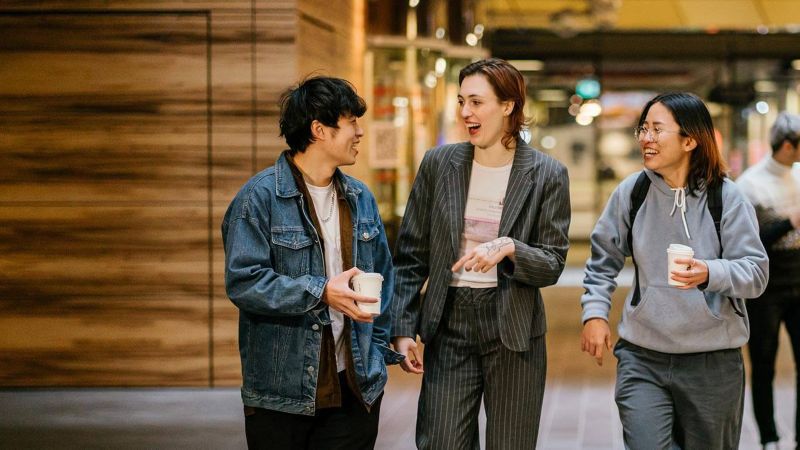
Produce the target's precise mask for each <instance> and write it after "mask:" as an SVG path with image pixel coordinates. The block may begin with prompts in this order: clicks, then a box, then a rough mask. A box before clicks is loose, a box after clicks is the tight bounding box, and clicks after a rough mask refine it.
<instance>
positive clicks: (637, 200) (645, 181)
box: [628, 170, 650, 306]
mask: <svg viewBox="0 0 800 450" xmlns="http://www.w3.org/2000/svg"><path fill="white" fill-rule="evenodd" d="M649 190H650V178H648V177H647V174H646V173H645V172H644V170H643V171H642V172H641V173H639V177H638V178H637V179H636V184H634V185H633V190H632V191H631V208H630V210H629V211H628V218H629V220H628V223H630V226H629V227H628V248H629V249H630V250H631V261H633V272H634V278H633V298H632V299H631V305H632V306H636V305H638V304H639V300H641V294H640V293H639V266H638V265H637V264H636V258H635V257H634V256H633V221H634V220H635V219H636V214H637V213H638V212H639V208H641V207H642V203H644V200H645V199H646V198H647V191H649Z"/></svg>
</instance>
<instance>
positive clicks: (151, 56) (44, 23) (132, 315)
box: [0, 13, 211, 386]
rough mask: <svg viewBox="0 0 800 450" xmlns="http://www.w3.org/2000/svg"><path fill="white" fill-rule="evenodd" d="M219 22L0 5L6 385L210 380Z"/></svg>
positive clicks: (0, 303)
mask: <svg viewBox="0 0 800 450" xmlns="http://www.w3.org/2000/svg"><path fill="white" fill-rule="evenodd" d="M207 23H208V16H207V15H206V14H171V13H168V14H136V13H131V14H102V13H98V14H90V13H80V14H69V13H58V14H47V13H42V14H23V15H13V14H12V15H0V42H2V44H0V59H1V60H2V64H0V67H2V69H0V104H2V105H3V106H2V110H0V128H3V130H4V133H3V136H4V137H3V139H2V141H0V165H2V166H3V167H4V170H3V171H2V175H0V236H2V239H0V254H2V255H3V259H2V260H0V329H2V330H3V333H2V335H0V354H2V355H3V356H2V357H1V358H2V361H1V362H0V384H2V385H8V386H18V385H33V386H40V385H76V386H85V385H126V386H132V385H137V386H141V385H152V384H164V383H165V384H171V385H197V384H198V383H200V384H207V383H208V382H209V371H208V365H209V362H208V358H209V347H210V346H209V341H208V339H209V334H210V323H209V298H210V285H211V280H210V278H209V277H210V275H209V263H208V261H209V237H208V231H209V230H208V222H209V207H208V201H209V188H210V186H209V177H208V174H209V164H208V162H209V152H210V147H209V139H208V137H209V124H210V120H209V108H208V105H209V90H208V85H209V84H208V70H207V69H208V64H209V52H208V48H209V41H208V30H207ZM20 336H25V338H24V339H20V338H19V337H20Z"/></svg>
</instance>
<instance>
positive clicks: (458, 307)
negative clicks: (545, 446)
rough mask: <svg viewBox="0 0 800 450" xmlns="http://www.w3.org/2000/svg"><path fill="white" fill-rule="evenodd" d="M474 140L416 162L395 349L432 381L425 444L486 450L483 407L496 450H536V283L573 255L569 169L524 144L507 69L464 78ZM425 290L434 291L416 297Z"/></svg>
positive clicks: (513, 73)
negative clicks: (482, 435)
mask: <svg viewBox="0 0 800 450" xmlns="http://www.w3.org/2000/svg"><path fill="white" fill-rule="evenodd" d="M459 83H460V86H461V89H460V92H459V96H458V99H459V105H460V112H461V117H462V118H463V120H464V124H465V126H466V128H467V131H468V132H469V136H470V139H469V142H463V143H458V144H452V145H445V146H442V147H438V148H435V149H432V150H430V151H429V152H428V153H427V154H426V155H425V157H424V158H423V161H422V163H421V165H420V169H419V173H418V174H417V177H416V179H415V181H414V186H413V188H412V190H411V195H410V197H409V200H408V205H407V207H406V212H405V216H404V218H403V223H402V225H401V228H400V234H399V237H398V244H397V250H396V253H395V259H396V262H395V270H396V285H395V293H394V300H393V310H392V311H393V330H392V331H393V336H394V340H393V343H394V346H395V348H396V349H397V351H398V352H400V353H402V354H403V355H405V356H406V360H405V361H404V362H403V363H402V367H403V369H404V370H406V371H407V372H411V373H418V374H422V373H423V362H422V361H423V359H422V353H421V351H420V349H419V348H418V347H417V343H416V336H417V335H419V336H420V338H421V340H422V342H424V343H425V344H426V345H425V365H424V375H423V378H422V391H421V393H420V399H419V411H418V417H417V436H416V443H417V447H418V448H420V449H435V450H449V449H466V450H472V449H477V448H478V447H479V445H478V410H479V408H480V403H481V400H483V401H484V405H485V408H486V416H487V427H486V447H487V448H488V449H492V450H493V449H533V448H535V446H536V437H537V433H538V428H539V416H540V411H541V406H542V396H543V393H544V381H545V372H546V357H545V340H544V332H545V316H544V309H543V305H542V300H541V296H540V292H539V288H540V287H543V286H548V285H551V284H553V283H555V282H556V280H558V277H559V275H560V274H561V271H562V269H563V268H564V260H565V258H566V253H567V247H568V245H569V242H568V239H567V230H568V228H569V214H570V206H569V182H568V178H567V171H566V168H565V167H564V166H563V165H562V164H561V163H559V162H558V161H556V160H554V159H553V158H551V157H549V156H547V155H545V154H543V153H541V152H539V151H537V150H534V149H533V148H531V147H529V146H528V145H527V144H526V143H525V142H524V141H522V140H521V139H519V133H520V131H521V129H522V127H523V126H524V124H525V116H524V114H523V111H522V110H523V106H524V103H525V83H524V80H523V78H522V75H521V74H520V73H519V72H518V71H517V70H516V69H515V68H514V67H513V66H511V65H510V64H508V63H507V62H506V61H503V60H500V59H487V60H482V61H478V62H475V63H472V64H470V65H468V66H466V67H465V68H464V69H462V70H461V73H460V74H459ZM426 281H427V282H428V285H427V290H426V294H425V296H424V299H423V298H422V296H421V295H420V294H421V290H422V286H423V284H424V283H425V282H426Z"/></svg>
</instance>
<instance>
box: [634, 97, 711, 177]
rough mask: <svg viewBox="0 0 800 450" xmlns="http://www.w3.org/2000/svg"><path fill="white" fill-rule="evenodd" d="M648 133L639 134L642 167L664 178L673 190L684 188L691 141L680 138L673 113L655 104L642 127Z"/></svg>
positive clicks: (686, 138) (694, 145)
mask: <svg viewBox="0 0 800 450" xmlns="http://www.w3.org/2000/svg"><path fill="white" fill-rule="evenodd" d="M641 127H642V129H646V130H647V132H642V133H639V146H640V147H641V150H642V157H643V158H644V166H645V167H647V168H648V169H650V170H652V171H653V172H656V173H657V174H659V175H661V176H662V177H664V179H665V180H666V181H667V183H668V184H670V186H672V187H683V186H684V185H685V183H686V178H687V177H688V174H689V163H690V162H691V155H692V150H694V149H695V147H697V144H696V142H695V140H694V139H692V138H691V137H687V136H683V135H682V134H681V133H680V126H679V125H678V123H677V122H676V121H675V118H674V117H673V116H672V112H671V111H670V110H668V109H667V108H666V107H665V106H664V105H662V104H661V103H654V104H653V105H652V106H651V107H650V109H649V110H648V111H647V117H646V118H645V120H644V122H642V124H641Z"/></svg>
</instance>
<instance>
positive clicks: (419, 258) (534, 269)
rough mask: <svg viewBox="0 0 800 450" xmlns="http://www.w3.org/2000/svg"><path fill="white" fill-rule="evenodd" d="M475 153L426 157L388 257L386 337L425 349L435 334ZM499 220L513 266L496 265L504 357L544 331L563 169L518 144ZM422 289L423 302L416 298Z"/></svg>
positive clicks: (563, 219) (559, 231)
mask: <svg viewBox="0 0 800 450" xmlns="http://www.w3.org/2000/svg"><path fill="white" fill-rule="evenodd" d="M473 154H474V148H473V146H472V145H471V144H469V143H468V142H465V143H458V144H450V145H444V146H441V147H437V148H434V149H432V150H430V151H428V153H427V154H426V155H425V157H424V158H423V161H422V164H421V165H420V169H419V172H418V174H417V177H416V179H415V180H414V185H413V187H412V190H411V194H410V196H409V201H408V205H407V207H406V212H405V216H404V217H403V222H402V225H401V227H400V232H399V235H398V240H397V248H396V251H395V271H396V281H395V293H394V299H393V300H392V313H393V327H392V334H393V336H408V337H416V335H419V336H420V337H421V339H422V341H423V342H425V343H428V342H429V341H430V340H431V339H432V338H433V336H434V334H435V333H436V330H437V327H438V326H439V322H440V320H441V318H442V314H443V311H444V305H445V299H446V296H447V289H448V286H449V284H450V279H451V278H452V272H451V271H450V267H451V266H452V265H453V263H455V261H457V260H458V250H459V244H460V237H461V233H462V231H463V227H464V208H465V206H466V198H467V190H468V187H469V178H470V174H471V169H472V159H473ZM508 183H509V184H508V188H507V190H506V198H505V201H504V206H503V213H502V216H501V219H500V236H508V237H511V238H512V239H514V241H515V242H514V243H515V246H516V254H515V258H516V263H512V262H511V261H509V260H508V259H505V260H503V261H502V262H501V263H500V264H499V265H498V287H497V296H498V299H497V309H498V311H497V313H498V320H499V327H500V338H501V341H502V343H503V345H505V346H506V347H507V348H508V349H510V350H513V351H526V350H528V349H529V348H530V343H531V339H532V338H534V337H537V336H541V335H542V334H544V332H545V331H546V322H545V313H544V307H543V304H542V299H541V294H540V292H539V288H540V287H544V286H549V285H552V284H554V283H555V282H556V281H557V280H558V277H559V276H560V275H561V271H562V270H563V268H564V262H565V258H566V254H567V248H568V246H569V240H568V237H567V231H568V229H569V221H570V203H569V180H568V176H567V170H566V168H565V167H564V165H563V164H561V163H560V162H558V161H557V160H555V159H553V158H552V157H550V156H548V155H545V154H544V153H542V152H540V151H538V150H534V149H533V148H531V147H530V146H528V145H526V144H524V143H523V142H521V141H520V142H518V145H517V152H516V155H515V157H514V162H513V164H512V169H511V175H510V177H509V181H508ZM426 281H427V282H428V286H427V293H426V295H425V299H424V300H423V299H422V298H421V295H420V292H421V290H422V287H423V285H424V283H425V282H426Z"/></svg>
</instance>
